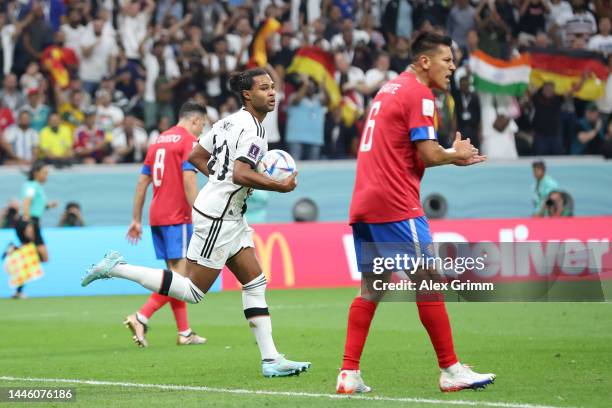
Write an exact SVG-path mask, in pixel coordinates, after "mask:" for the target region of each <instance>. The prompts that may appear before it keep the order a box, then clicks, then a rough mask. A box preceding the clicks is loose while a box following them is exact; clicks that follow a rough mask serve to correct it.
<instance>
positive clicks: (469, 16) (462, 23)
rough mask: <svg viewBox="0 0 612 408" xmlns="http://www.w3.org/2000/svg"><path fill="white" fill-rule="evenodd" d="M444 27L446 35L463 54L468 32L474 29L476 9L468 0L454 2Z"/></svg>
mask: <svg viewBox="0 0 612 408" xmlns="http://www.w3.org/2000/svg"><path fill="white" fill-rule="evenodd" d="M446 27H447V30H448V35H450V37H451V38H452V39H453V40H454V41H455V42H456V43H457V45H458V46H459V47H461V48H463V49H464V52H465V50H466V49H467V35H468V32H470V30H475V29H476V9H474V7H472V5H471V4H470V2H469V0H455V4H454V5H453V7H451V9H450V13H449V15H448V20H447V25H446Z"/></svg>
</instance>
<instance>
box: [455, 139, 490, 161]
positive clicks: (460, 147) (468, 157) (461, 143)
mask: <svg viewBox="0 0 612 408" xmlns="http://www.w3.org/2000/svg"><path fill="white" fill-rule="evenodd" d="M453 149H455V151H456V152H457V156H459V158H458V159H457V160H455V161H454V162H453V164H455V165H456V166H471V165H472V164H477V163H482V162H483V161H485V160H486V159H487V156H484V155H481V154H480V153H479V152H478V149H477V148H476V147H474V145H472V143H471V141H470V139H469V138H467V139H465V140H462V139H461V133H460V132H457V133H456V136H455V141H454V142H453Z"/></svg>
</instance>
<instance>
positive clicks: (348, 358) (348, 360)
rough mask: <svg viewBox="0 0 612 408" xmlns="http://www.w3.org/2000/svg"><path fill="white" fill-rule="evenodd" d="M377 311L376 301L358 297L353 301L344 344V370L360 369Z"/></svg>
mask: <svg viewBox="0 0 612 408" xmlns="http://www.w3.org/2000/svg"><path fill="white" fill-rule="evenodd" d="M374 312H376V303H375V302H371V301H369V300H366V299H364V298H362V297H361V296H358V297H356V298H355V299H354V300H353V303H351V307H350V308H349V316H348V325H347V326H348V327H347V329H346V343H345V344H344V359H343V360H342V369H343V370H359V360H361V353H362V352H363V346H364V345H365V342H366V338H367V337H368V332H369V331H370V323H372V319H373V318H374Z"/></svg>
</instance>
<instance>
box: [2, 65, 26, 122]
mask: <svg viewBox="0 0 612 408" xmlns="http://www.w3.org/2000/svg"><path fill="white" fill-rule="evenodd" d="M17 85H18V84H17V75H15V74H12V73H11V74H8V75H7V76H5V77H4V81H3V83H2V90H1V91H0V104H2V106H6V107H8V108H9V109H10V110H11V111H12V112H13V116H15V115H16V113H17V112H18V111H19V110H20V109H21V108H22V107H23V106H24V105H25V103H26V98H25V97H24V96H23V93H22V92H21V91H20V90H19V88H18V87H17Z"/></svg>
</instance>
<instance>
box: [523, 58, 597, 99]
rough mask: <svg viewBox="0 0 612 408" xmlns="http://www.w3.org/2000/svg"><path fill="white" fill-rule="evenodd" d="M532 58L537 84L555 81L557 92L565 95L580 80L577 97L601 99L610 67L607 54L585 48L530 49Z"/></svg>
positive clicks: (533, 83)
mask: <svg viewBox="0 0 612 408" xmlns="http://www.w3.org/2000/svg"><path fill="white" fill-rule="evenodd" d="M527 51H528V52H529V54H530V59H531V77H530V83H531V84H532V85H535V86H537V87H540V86H542V84H543V83H544V82H552V83H554V84H555V92H556V93H557V94H559V95H564V94H566V93H568V92H570V91H571V90H572V88H573V87H574V86H575V84H577V83H580V82H581V81H582V79H583V76H584V75H586V78H585V79H584V83H583V85H582V87H581V88H580V89H579V90H578V91H576V92H574V96H575V97H577V98H580V99H583V100H586V101H594V100H596V99H599V98H600V97H601V96H602V95H603V93H604V90H605V86H606V81H607V80H608V75H609V71H608V67H607V64H606V62H605V60H604V59H603V56H602V55H600V54H598V53H596V52H591V51H584V50H549V49H543V48H529V49H527Z"/></svg>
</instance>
